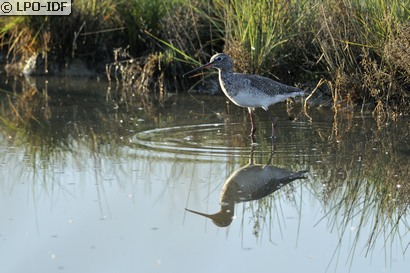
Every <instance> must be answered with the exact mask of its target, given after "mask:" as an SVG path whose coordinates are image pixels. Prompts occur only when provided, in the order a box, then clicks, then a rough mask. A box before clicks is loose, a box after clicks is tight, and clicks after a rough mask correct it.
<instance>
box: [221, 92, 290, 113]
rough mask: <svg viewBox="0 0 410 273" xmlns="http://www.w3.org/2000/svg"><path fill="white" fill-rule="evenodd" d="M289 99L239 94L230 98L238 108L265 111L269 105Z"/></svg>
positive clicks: (281, 96)
mask: <svg viewBox="0 0 410 273" xmlns="http://www.w3.org/2000/svg"><path fill="white" fill-rule="evenodd" d="M288 97H289V95H276V96H274V97H270V96H268V95H265V94H263V93H259V94H251V93H242V92H239V93H238V94H236V95H235V96H230V97H229V98H230V100H231V101H232V102H233V103H235V104H236V105H238V106H242V107H251V108H255V107H263V108H264V109H268V107H269V105H272V104H275V103H278V102H281V101H284V100H286V99H287V98H288Z"/></svg>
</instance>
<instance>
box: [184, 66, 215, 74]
mask: <svg viewBox="0 0 410 273" xmlns="http://www.w3.org/2000/svg"><path fill="white" fill-rule="evenodd" d="M212 65H213V64H212V63H207V64H206V65H203V66H200V67H198V68H195V69H193V70H191V71H188V72H187V73H185V74H184V75H183V76H182V77H185V76H186V75H188V74H191V73H192V72H195V71H198V70H202V69H205V68H210V67H212Z"/></svg>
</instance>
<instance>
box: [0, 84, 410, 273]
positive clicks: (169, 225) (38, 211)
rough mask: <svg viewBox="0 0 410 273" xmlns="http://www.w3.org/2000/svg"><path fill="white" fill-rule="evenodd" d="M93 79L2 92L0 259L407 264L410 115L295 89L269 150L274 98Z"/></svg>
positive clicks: (52, 267)
mask: <svg viewBox="0 0 410 273" xmlns="http://www.w3.org/2000/svg"><path fill="white" fill-rule="evenodd" d="M76 82H77V84H78V85H81V87H82V88H84V86H88V85H85V84H84V83H78V81H77V80H76ZM22 86H23V87H21V88H23V89H24V88H27V87H24V84H23V85H22ZM7 88H9V87H7V86H6V87H4V86H3V87H2V89H3V90H8V89H7ZM37 88H39V87H37ZM70 88H72V89H73V90H72V92H70ZM87 88H89V89H90V90H88V91H89V92H88V93H87V90H86V91H85V92H78V89H79V87H76V83H74V81H73V82H71V83H70V85H68V87H67V89H68V90H64V91H61V90H60V91H59V90H54V89H53V88H51V87H49V89H48V90H47V95H48V97H47V98H46V99H45V98H44V94H43V95H41V96H40V95H37V96H34V97H33V98H32V99H31V100H30V101H29V103H24V101H23V100H19V98H20V96H16V94H15V93H14V95H13V93H8V92H3V95H1V101H2V104H3V108H4V109H3V114H2V115H1V120H2V124H3V125H2V129H1V131H0V151H1V153H0V176H1V177H3V178H2V179H1V182H0V195H1V200H2V206H0V215H1V218H0V246H1V247H0V257H2V262H1V263H0V272H224V271H225V272H251V271H252V272H273V271H275V272H315V273H317V272H407V271H408V268H409V262H408V255H409V243H410V234H409V215H408V214H409V213H408V207H409V203H410V198H409V196H410V195H409V194H410V184H409V178H408V177H409V172H410V167H409V166H410V141H409V139H410V138H409V134H410V127H409V119H404V118H403V119H400V120H398V121H397V122H390V123H388V124H381V125H382V126H381V127H378V126H377V123H376V122H375V120H374V118H373V117H372V116H371V113H367V112H364V113H360V112H352V111H342V110H341V111H339V112H338V113H336V114H335V113H334V112H332V111H330V110H328V109H326V108H324V107H323V108H315V107H311V108H309V109H308V110H307V112H303V111H302V107H301V103H300V102H296V103H291V104H286V103H283V104H280V105H277V106H276V107H273V108H272V109H271V110H272V112H273V113H274V115H275V116H277V117H278V125H277V127H276V132H277V135H276V136H277V137H276V143H275V147H274V152H273V153H272V146H271V140H270V138H269V134H270V129H271V128H270V123H269V122H267V116H266V114H265V113H264V112H263V110H260V111H259V110H258V111H256V117H257V120H256V122H257V123H256V124H257V128H258V130H257V137H256V142H257V145H253V146H252V145H251V142H250V138H249V136H248V134H249V130H250V121H249V118H248V116H247V112H246V110H243V109H240V108H238V107H236V106H234V105H232V104H227V103H226V99H225V98H224V97H222V96H189V95H176V96H172V97H170V98H168V99H167V100H166V101H165V102H161V106H159V107H155V106H153V105H155V104H151V103H148V102H149V101H148V100H146V99H142V100H141V103H139V104H138V103H135V104H137V105H138V106H125V105H117V104H116V103H115V102H112V101H110V100H108V101H107V100H106V97H105V94H106V90H107V87H106V85H105V84H104V83H100V84H96V85H92V84H91V85H89V87H87ZM87 88H86V89H87ZM41 90H43V89H41ZM10 91H12V90H10ZM17 91H18V93H19V92H20V93H19V94H21V92H22V91H21V90H20V91H19V90H17ZM24 92H27V91H26V90H23V92H22V93H24ZM40 93H41V92H40ZM7 96H8V97H9V98H7ZM10 102H11V103H12V104H13V107H10ZM7 109H11V110H9V111H7ZM13 109H15V110H13ZM4 111H6V112H4ZM12 111H15V112H17V113H19V114H16V113H14V114H8V113H10V112H12ZM379 125H380V124H379ZM249 163H251V164H250V166H251V167H252V166H257V168H253V167H252V168H250V166H249V165H248V164H249ZM266 164H268V166H275V167H278V168H280V170H283V172H285V178H283V177H279V176H278V174H277V168H273V167H272V168H266V167H264V166H265V165H266ZM251 169H252V172H251V173H250V172H249V170H251ZM244 170H245V171H244ZM304 170H306V171H307V173H306V174H305V178H300V179H295V180H293V179H290V178H289V175H290V174H291V173H292V172H297V171H304ZM245 172H247V174H245V175H244V173H245ZM234 173H235V175H232V174H234ZM231 175H232V176H231ZM253 177H254V179H253ZM265 178H267V179H265ZM286 178H287V180H286ZM264 179H265V180H267V181H268V182H266V183H268V184H264V185H262V187H260V188H259V189H255V191H253V190H254V187H256V186H257V185H259V184H260V183H262V182H261V181H264ZM251 180H252V181H251ZM291 180H292V181H291ZM238 185H239V186H238ZM236 187H239V189H240V190H238V188H236ZM232 188H233V189H234V190H233V191H230V189H232ZM261 188H262V189H261ZM248 191H249V192H250V193H248ZM256 192H258V193H257V194H256ZM266 194H268V195H267V196H266V197H263V198H260V199H258V198H259V197H261V196H263V195H266ZM221 196H222V197H221ZM238 196H239V197H238ZM220 198H222V199H223V202H222V203H221V202H220ZM254 199H255V200H254ZM232 200H233V201H232ZM228 203H231V204H233V203H236V204H235V205H234V206H233V207H232V206H231V207H229V209H227V210H225V212H227V213H232V216H229V217H228V218H227V219H228V222H224V223H225V224H224V225H227V226H226V227H219V226H217V225H215V224H214V223H213V221H212V220H210V219H208V218H207V217H203V216H200V215H198V214H195V213H192V212H189V211H187V210H185V209H186V208H188V209H190V210H194V211H197V212H201V213H205V214H215V213H217V212H219V211H220V210H221V205H222V208H226V205H227V204H228ZM224 206H225V207H224ZM224 216H226V213H224ZM225 220H226V218H225Z"/></svg>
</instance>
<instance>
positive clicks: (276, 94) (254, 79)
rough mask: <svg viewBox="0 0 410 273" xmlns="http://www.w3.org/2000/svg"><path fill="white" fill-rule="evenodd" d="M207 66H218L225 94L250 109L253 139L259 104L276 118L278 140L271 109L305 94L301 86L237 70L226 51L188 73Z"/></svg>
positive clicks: (273, 133)
mask: <svg viewBox="0 0 410 273" xmlns="http://www.w3.org/2000/svg"><path fill="white" fill-rule="evenodd" d="M204 68H216V69H218V70H219V84H220V85H221V88H222V91H223V92H224V93H225V95H226V96H227V97H228V98H229V99H230V100H231V101H232V102H233V103H234V104H236V105H238V106H241V107H247V108H248V111H249V115H250V118H251V123H252V129H251V134H250V136H251V138H252V141H254V137H255V131H256V128H255V121H254V116H253V110H254V109H255V108H256V107H262V108H263V109H264V110H265V111H266V113H268V116H269V119H270V120H271V121H272V139H274V138H275V126H276V119H275V118H274V117H273V116H272V114H271V113H270V112H269V106H270V105H273V104H275V103H278V102H281V101H285V100H286V99H288V98H291V97H296V96H302V95H304V92H303V90H301V89H299V88H296V87H292V86H289V85H286V84H283V83H279V82H276V81H274V80H272V79H269V78H266V77H262V76H258V75H252V74H242V73H234V72H233V63H232V59H231V57H229V55H227V54H224V53H218V54H215V55H213V56H212V58H211V60H210V62H209V63H207V64H206V65H203V66H201V67H198V68H196V69H194V70H191V71H189V72H187V73H185V74H184V76H185V75H187V74H189V73H192V72H194V71H198V70H201V69H204Z"/></svg>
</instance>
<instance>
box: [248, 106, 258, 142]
mask: <svg viewBox="0 0 410 273" xmlns="http://www.w3.org/2000/svg"><path fill="white" fill-rule="evenodd" d="M248 110H249V115H250V117H251V124H252V128H251V134H250V137H251V138H252V142H254V141H255V132H256V127H255V119H254V117H253V109H252V108H248Z"/></svg>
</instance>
